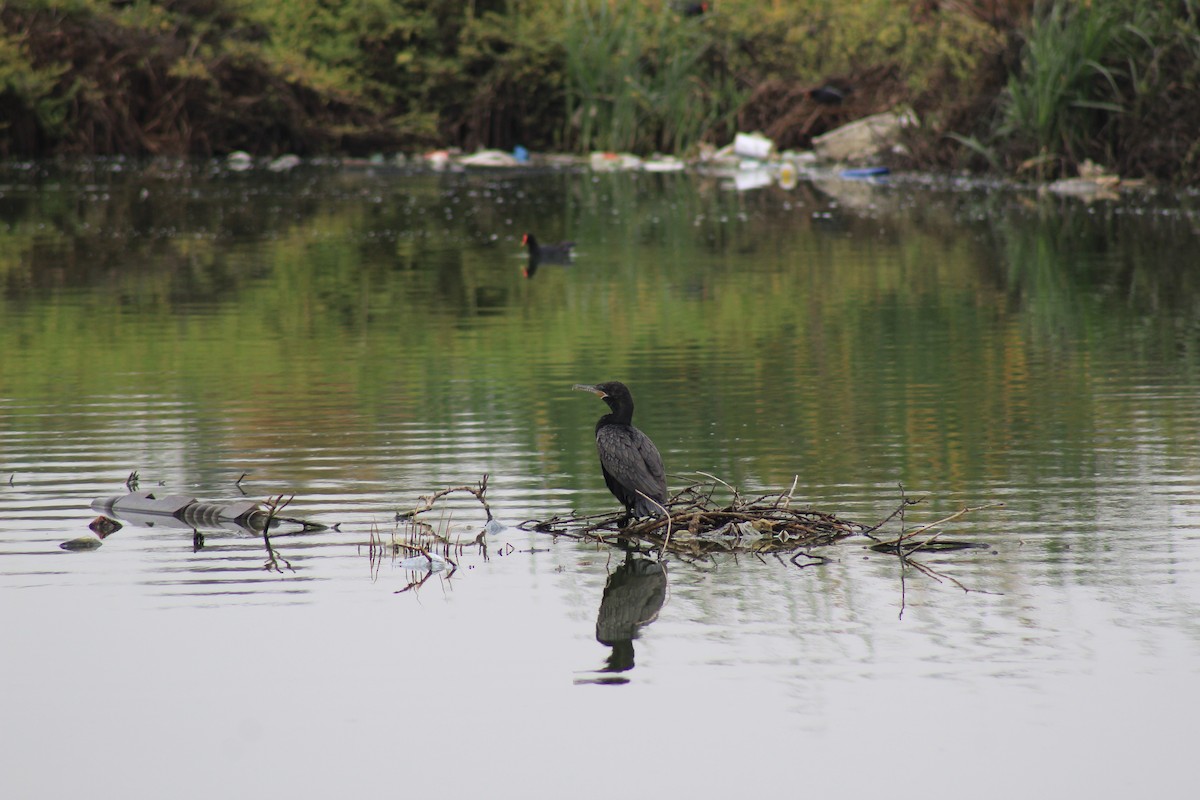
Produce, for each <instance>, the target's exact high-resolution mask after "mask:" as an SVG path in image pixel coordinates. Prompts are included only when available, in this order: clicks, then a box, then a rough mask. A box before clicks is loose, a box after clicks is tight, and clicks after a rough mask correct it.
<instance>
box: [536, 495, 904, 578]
mask: <svg viewBox="0 0 1200 800" xmlns="http://www.w3.org/2000/svg"><path fill="white" fill-rule="evenodd" d="M705 477H706V478H708V480H707V481H705V482H701V483H694V484H692V485H691V486H688V487H687V488H686V489H683V490H682V491H680V492H678V493H676V494H675V496H673V497H672V498H671V499H670V500H669V501H668V502H667V505H666V507H665V508H664V511H665V512H666V514H665V516H659V517H654V518H650V519H643V520H639V521H636V522H634V523H633V524H630V525H628V526H626V527H621V526H620V523H621V521H622V519H623V516H622V515H621V514H600V515H591V516H569V517H557V516H556V517H552V518H551V519H549V520H528V521H526V522H523V523H521V525H519V526H518V527H521V528H524V529H526V530H534V531H539V532H542V533H552V534H554V535H556V536H567V537H570V538H577V539H587V540H591V541H596V542H600V543H602V544H610V545H618V544H619V545H630V544H635V545H640V546H645V547H647V548H652V549H657V550H659V551H661V552H668V553H672V554H674V555H677V556H680V557H683V558H705V557H707V556H709V555H711V554H715V553H737V552H745V553H756V554H765V553H771V554H775V555H790V556H791V557H792V559H793V563H795V562H794V559H795V558H796V557H797V556H798V555H800V554H802V553H803V551H804V550H805V549H807V548H811V547H819V546H823V545H829V544H833V543H834V542H837V541H840V540H842V539H845V538H848V537H850V536H863V535H867V536H869V535H870V534H871V532H872V531H874V530H876V529H877V528H878V527H879V525H875V526H870V525H864V524H863V523H860V522H854V521H852V520H846V519H842V518H840V517H837V516H835V515H833V514H827V513H824V512H820V511H814V510H812V509H800V508H793V507H792V505H791V504H792V492H793V491H795V484H794V483H793V485H792V488H791V489H790V490H788V491H787V492H783V493H781V494H777V495H763V496H760V497H757V498H754V499H746V498H743V497H742V496H741V495H740V494H739V492H738V490H737V489H736V488H735V487H733V486H730V485H729V484H727V483H725V482H724V481H722V480H720V479H719V478H715V477H713V476H711V475H705ZM721 487H725V488H726V489H728V490H729V491H731V492H732V495H733V497H732V500H730V501H729V502H728V503H726V504H724V505H722V504H719V503H717V502H715V501H714V499H713V496H714V495H715V494H716V492H717V491H718V489H719V488H721ZM907 502H908V501H902V503H907ZM897 513H899V509H898V510H897ZM892 516H895V514H893V515H892ZM891 518H892V517H888V519H891ZM885 521H886V520H885ZM880 524H883V523H880Z"/></svg>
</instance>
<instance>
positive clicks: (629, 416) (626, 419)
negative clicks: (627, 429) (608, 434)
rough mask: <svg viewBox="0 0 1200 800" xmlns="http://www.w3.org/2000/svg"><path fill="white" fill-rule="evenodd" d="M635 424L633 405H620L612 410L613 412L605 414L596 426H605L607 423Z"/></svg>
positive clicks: (598, 427)
mask: <svg viewBox="0 0 1200 800" xmlns="http://www.w3.org/2000/svg"><path fill="white" fill-rule="evenodd" d="M632 424H633V406H618V407H617V408H614V409H613V410H612V413H611V414H605V415H604V416H603V417H601V418H600V421H599V422H597V423H596V428H597V429H600V428H603V427H604V426H605V425H632Z"/></svg>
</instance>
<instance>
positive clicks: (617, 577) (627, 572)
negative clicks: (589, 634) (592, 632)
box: [594, 552, 667, 683]
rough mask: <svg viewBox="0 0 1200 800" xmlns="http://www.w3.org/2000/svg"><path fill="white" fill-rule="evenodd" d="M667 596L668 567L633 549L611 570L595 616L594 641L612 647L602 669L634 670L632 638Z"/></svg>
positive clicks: (622, 681)
mask: <svg viewBox="0 0 1200 800" xmlns="http://www.w3.org/2000/svg"><path fill="white" fill-rule="evenodd" d="M666 599H667V568H666V565H664V564H661V563H659V562H658V561H652V560H651V559H648V558H643V557H642V556H639V555H637V554H636V553H633V552H627V553H626V554H625V562H624V563H623V564H621V565H620V566H619V567H617V568H616V569H615V570H613V573H612V574H611V575H609V576H608V583H606V584H605V585H604V596H603V598H602V599H601V600H600V613H599V614H598V615H597V616H596V641H598V642H600V644H603V645H608V646H609V647H611V648H612V653H610V654H609V656H608V658H607V659H606V661H605V666H604V668H603V669H601V670H600V671H601V672H606V673H608V672H627V671H629V670H631V669H633V640H634V639H636V638H637V637H638V633H639V631H641V629H642V628H643V627H645V626H646V625H649V624H650V623H651V622H653V621H654V620H656V619H657V618H658V612H659V610H660V609H661V608H662V607H663V603H664V602H665V601H666ZM594 682H596V683H624V682H626V680H625V679H612V678H610V679H603V678H602V679H597V680H596V681H594Z"/></svg>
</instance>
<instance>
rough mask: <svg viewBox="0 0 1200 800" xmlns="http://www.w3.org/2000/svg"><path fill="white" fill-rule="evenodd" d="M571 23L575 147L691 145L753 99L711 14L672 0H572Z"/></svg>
mask: <svg viewBox="0 0 1200 800" xmlns="http://www.w3.org/2000/svg"><path fill="white" fill-rule="evenodd" d="M564 25H565V35H564V47H565V51H566V98H567V120H566V126H567V127H566V130H565V131H564V136H563V140H564V142H566V143H567V144H568V145H569V146H573V147H574V148H576V149H580V150H585V151H586V150H595V149H602V150H631V151H635V152H643V153H648V152H651V151H666V152H673V153H682V152H684V151H686V150H688V149H689V148H691V147H692V146H694V145H695V144H697V143H698V142H700V141H701V140H703V139H704V138H705V137H706V136H709V135H712V134H715V133H716V132H718V131H719V130H720V129H721V128H722V127H723V126H727V125H729V124H731V121H732V119H733V115H734V114H735V113H736V111H737V108H738V106H739V105H740V104H741V102H742V100H743V99H744V92H743V90H741V89H740V88H739V87H738V86H737V83H736V81H735V79H734V77H733V76H732V74H730V73H729V71H728V70H727V68H726V64H725V60H724V58H723V55H722V48H721V46H720V42H719V41H718V40H717V38H716V37H715V36H714V35H713V34H712V33H711V32H710V29H709V28H708V27H706V26H705V20H703V19H702V18H697V19H692V18H686V17H681V16H680V15H679V14H678V13H676V12H675V11H673V10H672V9H671V7H670V4H667V3H663V4H656V7H654V8H651V7H648V6H645V5H642V4H624V5H620V6H616V5H612V4H609V3H607V2H604V0H566V4H565V23H564ZM725 133H727V134H728V133H729V132H728V131H726V132H725Z"/></svg>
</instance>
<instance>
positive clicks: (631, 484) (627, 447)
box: [596, 425, 667, 515]
mask: <svg viewBox="0 0 1200 800" xmlns="http://www.w3.org/2000/svg"><path fill="white" fill-rule="evenodd" d="M596 450H597V451H598V452H599V453H600V464H601V466H603V467H604V470H605V472H607V473H608V475H609V476H611V477H612V479H613V480H614V481H616V482H617V483H619V484H620V485H621V488H622V489H624V490H625V495H626V496H625V497H620V496H618V499H619V500H621V502H622V503H625V504H626V505H632V506H633V507H634V510H635V511H637V513H638V514H640V515H657V514H659V513H661V512H660V511H659V510H658V508H657V507H655V505H654V504H653V503H650V502H648V501H647V500H646V498H644V497H642V496H641V495H639V494H638V492H642V493H644V494H645V495H647V496H648V497H650V498H652V499H653V500H654V501H655V502H657V503H661V504H663V505H665V504H666V502H667V479H666V470H664V469H663V462H662V456H661V455H659V453H658V448H657V447H655V446H654V442H652V441H650V437H649V436H647V435H646V434H644V433H642V432H641V431H639V430H638V429H637V428H635V427H633V426H632V425H604V426H602V427H600V428H599V430H597V431H596ZM609 488H610V489H611V488H614V487H612V486H610V487H609ZM613 493H614V494H616V491H615V489H614V492H613Z"/></svg>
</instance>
